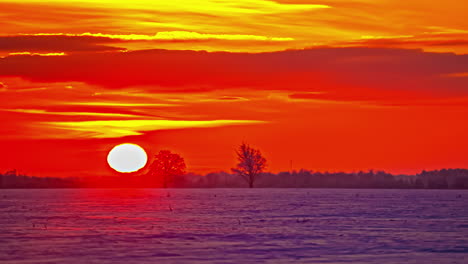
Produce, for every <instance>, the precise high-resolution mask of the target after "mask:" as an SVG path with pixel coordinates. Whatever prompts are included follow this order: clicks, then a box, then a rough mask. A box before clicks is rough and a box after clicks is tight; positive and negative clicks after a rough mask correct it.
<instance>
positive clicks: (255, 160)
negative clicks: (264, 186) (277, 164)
mask: <svg viewBox="0 0 468 264" xmlns="http://www.w3.org/2000/svg"><path fill="white" fill-rule="evenodd" d="M236 154H237V160H238V161H239V163H238V164H237V167H236V168H233V169H232V171H233V172H234V173H237V174H239V175H240V176H241V177H242V178H243V179H244V180H245V181H246V182H247V183H248V184H249V188H253V186H254V183H255V180H256V179H257V177H258V175H260V173H262V171H263V170H264V169H265V167H266V159H265V158H264V157H263V156H262V153H260V150H258V149H254V148H252V147H250V146H249V145H248V144H246V143H242V144H241V145H240V146H239V148H238V149H237V150H236Z"/></svg>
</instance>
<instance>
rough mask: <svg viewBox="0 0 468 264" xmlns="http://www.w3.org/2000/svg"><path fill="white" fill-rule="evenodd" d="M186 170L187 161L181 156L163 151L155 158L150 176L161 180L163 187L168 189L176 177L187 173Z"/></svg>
mask: <svg viewBox="0 0 468 264" xmlns="http://www.w3.org/2000/svg"><path fill="white" fill-rule="evenodd" d="M185 168H186V166H185V161H184V159H183V158H182V157H181V156H180V155H179V154H176V153H172V152H170V151H169V150H161V151H159V153H158V154H157V155H156V156H155V157H154V161H153V163H152V164H151V166H150V169H149V174H150V176H151V177H153V178H155V179H161V180H162V185H163V187H164V188H167V187H168V186H169V184H170V183H171V182H172V181H173V180H174V177H175V176H180V175H182V174H184V173H185Z"/></svg>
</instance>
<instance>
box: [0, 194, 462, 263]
mask: <svg viewBox="0 0 468 264" xmlns="http://www.w3.org/2000/svg"><path fill="white" fill-rule="evenodd" d="M467 204H468V191H461V190H452V191H447V190H351V189H168V190H162V189H120V190H119V189H108V190H105V189H67V190H65V189H54V190H52V189H51V190H31V189H29V190H27V189H25V190H0V215H1V218H0V262H1V263H379V264H385V263H468V207H467ZM2 261H3V262H2Z"/></svg>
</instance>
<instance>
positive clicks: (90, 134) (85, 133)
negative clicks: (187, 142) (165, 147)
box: [37, 120, 265, 138]
mask: <svg viewBox="0 0 468 264" xmlns="http://www.w3.org/2000/svg"><path fill="white" fill-rule="evenodd" d="M259 123H265V121H258V120H203V121H194V120H99V121H97V120H96V121H82V122H40V123H38V124H37V125H39V126H45V127H46V128H48V129H53V130H59V131H60V130H66V131H67V132H65V133H62V132H63V131H62V132H61V133H57V136H58V137H64V138H120V137H125V136H136V135H142V134H143V133H144V132H149V131H157V130H173V129H184V128H209V127H220V126H231V125H249V124H250V125H251V124H259Z"/></svg>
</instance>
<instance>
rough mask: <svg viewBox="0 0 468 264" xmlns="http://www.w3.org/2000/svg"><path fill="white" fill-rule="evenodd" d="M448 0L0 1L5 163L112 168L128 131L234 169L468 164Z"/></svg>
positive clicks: (85, 171)
mask: <svg viewBox="0 0 468 264" xmlns="http://www.w3.org/2000/svg"><path fill="white" fill-rule="evenodd" d="M467 7H468V4H466V3H463V1H458V0H456V1H455V0H446V1H443V2H440V1H427V0H426V1H422V0H413V1H403V0H355V1H344V0H323V1H319V0H317V1H308V0H280V1H267V0H239V1H224V0H221V1H219V0H207V1H200V0H198V1H195V0H181V1H176V2H174V3H172V2H167V1H150V0H140V1H138V0H135V1H123V0H79V1H65V0H55V1H39V0H26V1H2V2H1V3H0V17H1V19H0V122H1V125H0V135H1V137H0V144H1V146H2V151H1V152H0V172H1V171H5V170H9V169H14V168H16V169H18V170H20V172H24V173H27V174H31V175H40V176H90V175H109V174H111V172H110V170H109V168H108V166H107V163H106V155H107V152H108V151H109V150H110V149H111V148H112V147H113V146H114V145H115V144H119V143H124V142H132V143H137V144H140V145H141V146H142V147H144V148H145V149H146V150H147V151H148V152H150V155H151V154H154V153H155V152H157V151H159V150H160V149H171V150H173V151H175V152H178V153H180V154H181V155H182V156H183V157H184V158H185V159H186V162H187V165H188V169H189V171H193V172H200V173H204V172H209V171H219V170H229V168H231V167H233V166H234V165H235V157H234V148H235V147H236V145H238V144H239V143H241V142H242V141H246V142H248V143H250V144H252V145H254V146H256V147H258V148H260V149H261V150H262V152H263V153H264V154H265V156H266V157H267V159H268V165H269V166H268V169H269V170H271V171H274V172H277V171H281V170H289V168H290V161H291V160H292V161H293V167H294V168H295V169H300V168H307V169H313V170H320V171H324V170H330V171H341V170H344V171H356V170H367V169H384V170H387V171H390V172H393V173H414V172H418V171H420V170H422V169H438V168H444V167H467V164H468V159H467V158H466V149H468V137H467V136H466V135H467V132H468V122H467V116H468V88H467V87H468V20H466V19H465V12H466V8H467Z"/></svg>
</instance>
